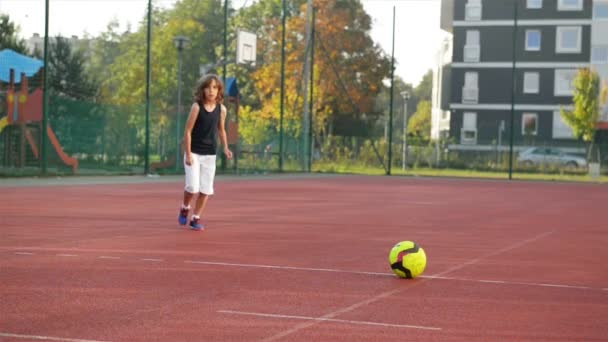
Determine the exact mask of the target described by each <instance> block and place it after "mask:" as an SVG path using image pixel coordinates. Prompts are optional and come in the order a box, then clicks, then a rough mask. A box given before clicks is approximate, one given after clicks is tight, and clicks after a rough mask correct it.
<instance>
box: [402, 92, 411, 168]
mask: <svg viewBox="0 0 608 342" xmlns="http://www.w3.org/2000/svg"><path fill="white" fill-rule="evenodd" d="M401 96H403V151H402V156H401V158H402V160H401V168H402V169H403V170H405V166H406V160H407V100H409V99H410V93H409V92H408V91H403V92H401Z"/></svg>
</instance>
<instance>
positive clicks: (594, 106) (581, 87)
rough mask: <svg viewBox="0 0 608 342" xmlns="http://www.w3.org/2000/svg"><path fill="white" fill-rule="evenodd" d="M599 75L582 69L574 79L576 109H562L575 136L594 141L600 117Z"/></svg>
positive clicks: (565, 119) (562, 113)
mask: <svg viewBox="0 0 608 342" xmlns="http://www.w3.org/2000/svg"><path fill="white" fill-rule="evenodd" d="M599 85H600V81H599V76H598V75H597V72H595V71H592V70H590V69H588V68H584V69H580V70H579V72H578V74H577V75H576V78H575V79H574V88H575V89H574V97H573V101H574V111H566V110H564V109H563V108H562V109H561V115H562V117H563V118H564V121H565V122H566V123H567V124H568V125H569V126H570V127H572V130H573V131H574V136H575V137H576V138H580V139H583V140H584V141H586V142H592V141H593V138H594V136H595V131H596V126H597V121H598V118H599V113H600V111H599V98H598V96H599Z"/></svg>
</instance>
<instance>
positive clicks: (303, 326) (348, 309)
mask: <svg viewBox="0 0 608 342" xmlns="http://www.w3.org/2000/svg"><path fill="white" fill-rule="evenodd" d="M551 234H553V232H545V233H543V234H539V235H537V236H534V237H532V238H529V239H526V240H523V241H520V242H517V243H514V244H512V245H510V246H507V247H504V248H501V249H498V250H495V251H494V252H492V253H488V254H486V255H483V256H481V257H479V258H476V259H472V260H469V261H467V262H465V263H463V264H460V265H458V266H454V267H451V268H449V269H447V270H445V271H443V272H441V273H439V274H437V276H441V275H444V274H448V273H450V272H454V271H457V270H459V269H461V268H464V267H466V266H469V265H473V264H475V263H477V262H479V261H481V260H482V259H486V258H489V257H492V256H495V255H499V254H501V253H504V252H508V251H510V250H513V249H515V248H518V247H521V246H523V245H525V244H528V243H530V242H534V241H536V240H539V239H542V238H544V237H546V236H548V235H551ZM425 281H427V279H424V280H423V281H421V282H418V283H414V284H412V285H411V286H409V287H407V290H411V289H412V287H414V286H417V285H420V284H423V283H424V282H425ZM402 291H404V289H396V290H391V291H387V292H384V293H381V294H379V295H377V296H374V297H372V298H369V299H366V300H363V301H360V302H358V303H355V304H353V305H351V306H348V307H345V308H342V309H339V310H335V311H332V312H330V313H328V314H325V315H323V316H322V317H320V318H334V317H337V316H339V315H341V314H344V313H348V312H351V311H354V310H356V309H358V308H360V307H362V306H364V305H369V304H371V303H375V302H377V301H379V300H381V299H384V298H387V297H390V296H392V295H394V294H397V293H399V292H402ZM318 323H319V322H318V321H312V322H306V323H301V324H298V325H296V326H295V327H293V328H291V329H288V330H285V331H283V332H280V333H278V334H275V335H273V336H270V337H269V338H267V339H264V341H274V340H277V339H281V338H283V337H285V336H288V335H291V334H293V333H295V332H298V331H300V330H302V329H306V328H308V327H311V326H313V325H315V324H318Z"/></svg>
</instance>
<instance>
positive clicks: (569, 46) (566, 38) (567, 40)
mask: <svg viewBox="0 0 608 342" xmlns="http://www.w3.org/2000/svg"><path fill="white" fill-rule="evenodd" d="M582 33H583V29H582V27H580V26H558V27H557V34H556V35H555V39H556V42H555V52H560V53H580V52H581V40H582V37H581V36H582Z"/></svg>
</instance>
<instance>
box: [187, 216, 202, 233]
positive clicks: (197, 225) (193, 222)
mask: <svg viewBox="0 0 608 342" xmlns="http://www.w3.org/2000/svg"><path fill="white" fill-rule="evenodd" d="M199 221H200V219H199V218H197V217H193V218H192V220H190V229H192V230H204V229H205V226H203V225H202V224H201V223H200V222H199Z"/></svg>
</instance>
